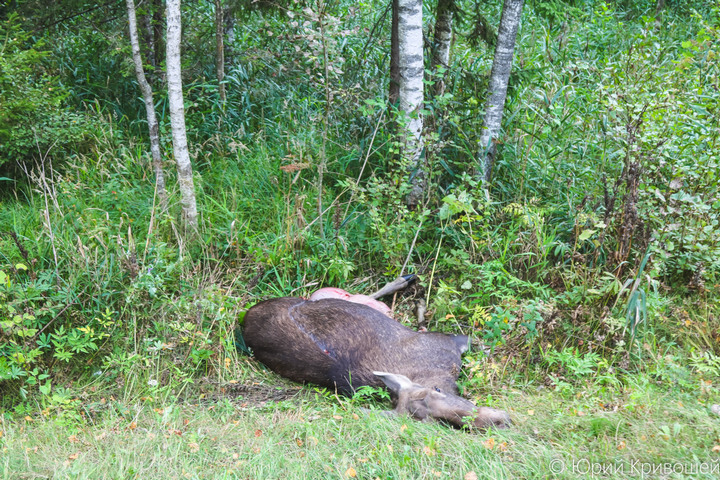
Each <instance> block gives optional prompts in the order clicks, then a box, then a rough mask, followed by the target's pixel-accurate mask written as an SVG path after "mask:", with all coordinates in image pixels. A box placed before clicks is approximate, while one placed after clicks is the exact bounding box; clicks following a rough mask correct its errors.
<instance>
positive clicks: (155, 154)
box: [126, 0, 167, 210]
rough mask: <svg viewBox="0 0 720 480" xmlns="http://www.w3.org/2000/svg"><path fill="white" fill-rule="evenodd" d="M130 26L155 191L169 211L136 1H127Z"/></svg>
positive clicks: (163, 208) (161, 205) (164, 207)
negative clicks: (142, 55) (141, 49)
mask: <svg viewBox="0 0 720 480" xmlns="http://www.w3.org/2000/svg"><path fill="white" fill-rule="evenodd" d="M126 3H127V11H128V26H129V31H130V45H131V46H132V57H133V63H134V64H135V76H136V77H137V82H138V85H139V86H140V91H141V92H142V96H143V100H144V102H145V114H146V115H147V122H148V129H149V130H150V152H151V154H152V165H153V170H154V172H155V189H156V191H157V196H158V198H159V199H160V208H161V209H162V210H165V209H167V192H166V190H165V175H164V173H163V169H162V155H161V153H160V135H159V127H158V120H157V115H156V114H155V104H154V102H153V93H152V88H151V87H150V84H149V83H148V81H147V79H146V78H145V69H144V68H143V62H142V57H141V55H140V41H139V38H138V29H137V15H136V14H135V2H134V0H127V1H126Z"/></svg>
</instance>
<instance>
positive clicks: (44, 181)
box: [35, 134, 60, 285]
mask: <svg viewBox="0 0 720 480" xmlns="http://www.w3.org/2000/svg"><path fill="white" fill-rule="evenodd" d="M55 143H57V141H56V142H53V144H52V145H50V148H48V150H47V152H45V155H43V154H42V151H41V150H40V143H39V142H38V140H37V134H36V136H35V144H36V145H37V149H38V153H39V154H40V166H41V167H42V170H41V171H40V175H41V180H42V189H43V200H45V212H44V213H45V224H46V226H47V229H48V232H49V233H50V245H51V246H52V250H53V257H54V259H55V280H56V282H57V284H58V285H60V266H59V264H58V256H57V249H56V248H55V233H54V232H53V229H52V224H51V223H50V205H49V203H48V199H47V197H48V190H49V187H48V184H47V179H46V178H45V160H46V159H47V156H48V154H49V153H50V150H51V149H52V148H53V147H54V146H55Z"/></svg>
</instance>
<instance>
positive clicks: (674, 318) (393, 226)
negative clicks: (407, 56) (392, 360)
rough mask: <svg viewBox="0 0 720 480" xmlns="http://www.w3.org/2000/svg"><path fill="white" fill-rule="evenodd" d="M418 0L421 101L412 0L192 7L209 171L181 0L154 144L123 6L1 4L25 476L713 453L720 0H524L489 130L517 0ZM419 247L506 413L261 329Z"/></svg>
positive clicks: (3, 335)
mask: <svg viewBox="0 0 720 480" xmlns="http://www.w3.org/2000/svg"><path fill="white" fill-rule="evenodd" d="M513 2H514V3H520V5H522V2H517V0H506V1H505V2H504V3H505V4H511V3H513ZM170 3H172V2H168V5H169V4H170ZM406 3H408V2H406ZM418 4H419V2H418ZM421 6H422V13H423V15H422V17H423V18H422V32H423V42H422V43H423V52H424V60H423V62H422V64H423V65H421V66H422V67H423V68H421V69H420V70H419V74H420V75H421V78H420V80H421V82H422V84H423V88H424V89H423V90H422V91H421V92H422V95H421V96H420V99H421V101H420V103H417V104H416V105H415V106H413V107H412V108H410V109H408V108H403V104H402V99H399V100H400V101H399V103H398V102H396V101H395V98H394V97H393V95H394V94H393V91H392V90H393V85H394V83H396V81H397V78H398V77H397V76H396V75H397V72H393V71H392V69H391V67H392V66H393V65H396V66H397V65H398V64H397V63H396V61H395V60H394V57H393V55H391V50H392V48H391V43H392V42H391V38H392V37H393V34H392V30H393V28H392V26H393V24H394V22H396V21H397V19H396V18H395V17H394V16H393V2H392V1H390V2H388V1H384V2H378V1H374V0H371V1H367V2H346V1H344V0H336V1H324V0H319V1H308V2H304V1H300V0H297V1H292V2H290V1H287V2H280V3H273V2H267V1H264V0H259V1H254V2H251V1H245V0H215V1H186V2H183V3H182V11H181V18H182V40H181V48H182V50H181V57H180V58H181V59H182V64H181V67H182V83H183V93H184V104H182V103H181V105H183V106H184V121H185V124H186V136H187V144H188V147H189V149H188V154H189V156H188V158H189V160H190V161H191V162H192V168H191V170H190V172H189V175H188V170H187V168H185V170H183V169H182V168H177V167H176V165H179V164H180V160H179V157H178V154H177V151H176V150H175V151H174V150H173V135H174V131H173V128H171V120H170V116H171V115H170V110H171V109H172V108H171V99H170V95H169V94H168V83H171V78H168V77H171V70H170V68H166V66H169V63H170V58H169V57H168V60H167V61H166V45H165V42H166V28H167V23H166V17H165V4H164V2H162V1H160V0H146V1H137V4H136V5H135V8H136V14H137V19H138V22H137V29H138V33H139V35H138V36H139V40H140V42H139V46H140V48H139V53H140V58H141V59H142V64H143V68H144V73H145V75H146V78H147V83H148V85H149V86H150V87H151V89H152V95H153V100H152V102H151V103H152V105H153V107H154V109H155V112H156V115H157V119H158V123H157V128H156V131H157V134H158V135H157V138H158V140H159V144H158V147H159V149H158V151H157V155H158V156H157V157H155V158H154V157H153V154H154V153H155V152H151V148H150V141H149V137H148V132H149V131H152V130H153V128H152V122H150V124H149V123H148V111H147V110H146V104H145V103H144V102H143V96H142V93H141V89H140V86H139V83H138V78H139V77H138V76H137V75H136V67H135V65H134V63H133V52H132V48H131V46H130V40H129V35H128V9H127V2H123V1H121V0H110V1H104V2H86V1H84V0H62V1H57V2H52V4H48V3H47V2H43V1H34V0H28V1H20V0H14V1H8V0H5V1H0V394H1V395H2V396H1V398H0V409H1V410H0V451H2V452H3V455H2V456H1V457H0V473H1V474H2V476H3V478H30V477H32V478H39V477H43V476H44V477H57V478H105V477H107V478H126V477H127V478H130V477H136V476H139V477H140V478H169V477H187V478H201V477H202V478H246V477H248V476H249V477H258V478H274V477H278V476H281V475H286V476H290V477H291V478H293V477H298V478H315V477H316V476H323V475H329V476H341V477H360V478H377V477H380V478H437V477H449V478H466V479H467V478H470V479H472V478H480V477H487V478H577V476H578V474H583V473H584V474H589V473H590V472H591V471H592V469H594V468H596V467H597V468H600V469H602V467H603V466H605V470H602V473H603V474H604V476H606V477H608V478H628V477H629V476H639V475H640V474H639V473H638V472H641V471H644V469H645V468H648V469H652V468H656V469H664V470H662V472H661V473H664V474H666V477H670V478H672V477H677V478H686V477H687V473H688V471H690V473H694V474H695V476H696V477H698V478H704V477H705V476H706V478H717V473H718V466H719V464H718V458H720V424H719V423H718V421H719V418H718V416H717V415H718V413H720V407H717V404H719V403H720V395H719V394H718V382H719V381H720V318H719V314H720V309H719V305H718V291H719V289H720V234H719V233H718V222H719V220H720V197H718V176H719V175H720V169H719V167H718V161H719V154H718V152H719V151H720V148H719V147H718V139H719V137H720V125H719V123H720V112H719V111H718V108H719V107H720V91H719V87H720V82H719V75H718V74H719V67H718V59H717V56H718V49H719V48H720V30H718V28H720V5H719V4H718V3H717V2H715V1H700V0H697V1H673V0H667V1H664V0H659V1H656V0H652V1H649V0H616V1H599V0H528V1H527V2H526V3H525V5H524V8H523V9H522V21H521V24H520V29H519V32H518V35H517V41H516V43H515V50H514V56H513V58H512V62H513V64H512V71H511V73H510V76H509V87H508V91H507V100H506V103H505V106H504V117H503V121H502V130H501V131H500V133H499V136H498V137H497V138H495V139H494V140H492V141H491V142H490V143H483V142H485V140H484V139H482V138H481V137H482V134H483V132H484V131H486V130H487V129H486V128H485V127H484V126H485V122H486V117H485V112H486V110H487V108H486V105H487V100H488V98H489V91H490V89H491V82H490V81H489V77H490V72H491V69H492V66H493V59H494V57H495V47H496V44H497V43H498V41H499V38H498V30H499V26H500V18H501V13H502V10H503V2H501V1H499V0H487V1H481V0H474V1H470V0H467V1H466V0H455V1H444V0H440V1H438V2H435V1H429V2H425V3H423V4H421ZM395 10H397V9H395ZM400 11H403V10H402V9H401V10H400ZM441 13H442V15H441ZM443 15H445V17H443ZM448 15H449V17H450V19H451V26H450V36H449V37H447V38H450V39H451V40H452V41H451V42H449V43H448V44H447V45H448V49H449V52H450V53H449V57H448V60H447V61H446V62H440V63H438V62H437V61H436V60H435V57H436V55H437V52H438V45H439V43H440V39H441V38H443V37H442V35H439V31H440V30H441V29H440V27H439V25H440V24H441V23H443V22H441V18H447V16H448ZM168 32H169V30H168ZM168 38H169V37H168ZM218 40H221V42H219V41H218ZM400 45H402V42H400ZM401 58H402V57H401ZM416 60H417V58H416ZM445 63H447V64H446V65H445ZM399 66H400V67H402V65H399ZM140 83H142V82H140ZM418 119H421V120H422V125H421V127H420V128H419V129H418V128H417V121H418ZM149 126H150V127H151V128H150V129H149V128H148V127H149ZM413 128H415V130H413ZM413 132H416V133H417V132H419V133H418V137H417V138H419V139H420V140H419V141H415V140H414V138H415V137H413V135H414V133H413ZM418 142H419V143H418ZM488 146H493V147H495V148H496V149H497V153H496V154H495V155H494V157H493V158H494V160H493V163H492V168H491V171H490V172H489V173H490V174H489V175H488V176H485V175H484V173H485V170H484V164H483V161H484V158H485V150H486V149H487V148H486V147H488ZM158 172H162V174H163V180H164V187H162V186H160V184H159V183H157V182H156V180H157V177H158ZM478 172H480V173H478ZM183 175H184V176H183ZM188 178H189V179H191V180H192V184H193V189H194V198H195V202H196V209H197V216H196V217H195V221H193V218H192V215H190V214H189V213H188V212H189V210H188V204H187V203H186V197H185V192H184V191H181V185H187V179H188ZM418 179H419V180H418ZM183 182H186V183H184V184H183ZM418 185H419V187H420V190H419V191H420V192H421V193H420V194H418V195H416V194H415V193H416V192H417V191H418V190H417V187H418ZM165 192H166V196H165ZM406 273H414V274H417V275H418V281H417V282H416V284H415V285H414V286H413V287H412V288H410V289H408V290H407V291H405V292H402V293H400V294H398V295H397V296H396V297H395V298H392V299H386V300H389V302H388V303H391V304H392V306H393V309H394V312H395V316H396V317H397V318H398V319H399V320H401V321H403V322H405V323H406V324H408V325H411V326H413V327H428V328H430V329H433V330H441V331H448V332H456V333H457V332H462V333H465V334H469V335H471V336H472V337H473V341H474V345H475V349H474V351H473V352H472V353H470V354H468V355H466V357H465V366H464V370H463V374H462V376H461V389H462V390H463V392H464V395H465V396H466V397H468V398H470V399H472V400H473V401H475V402H476V403H478V404H482V405H490V406H495V407H498V408H503V409H505V410H507V411H509V412H510V413H511V415H512V416H513V419H514V421H515V425H514V426H513V428H511V429H510V430H508V431H503V432H492V431H491V432H465V431H455V430H451V429H448V428H447V427H444V426H441V425H432V424H420V423H415V422H412V421H410V420H409V419H402V418H399V419H392V418H387V417H384V416H382V415H376V414H375V413H374V412H375V409H381V408H386V407H387V405H386V403H384V402H386V400H383V397H382V394H381V392H378V391H369V392H368V391H365V392H358V394H356V395H355V396H353V397H351V398H344V397H338V396H337V395H335V393H334V392H331V391H327V390H323V389H316V388H313V387H312V386H307V387H303V388H300V387H298V386H295V385H292V384H290V383H288V382H286V381H284V380H282V379H280V378H279V377H277V376H274V375H272V374H270V373H269V372H267V371H265V370H264V369H263V368H262V366H261V365H259V364H258V363H256V362H255V361H254V360H252V358H251V357H249V356H247V355H245V354H244V353H243V349H242V342H241V339H240V338H239V337H238V336H237V335H236V331H237V329H238V327H239V326H240V325H241V323H242V315H243V312H244V311H245V310H246V309H247V308H248V307H249V306H251V305H252V304H254V303H256V302H258V301H260V300H262V299H266V298H270V297H275V296H284V295H297V296H302V295H306V294H309V293H310V292H312V291H313V290H315V289H317V288H320V287H322V286H337V287H342V288H345V289H346V290H349V291H352V292H356V293H370V292H371V291H374V290H376V289H377V288H379V287H380V286H382V285H383V284H385V283H387V282H388V281H391V280H393V279H394V278H396V277H397V276H398V275H401V274H406ZM419 300H423V301H425V302H426V305H427V311H426V314H425V315H424V317H423V318H422V319H421V320H420V321H419V322H418V321H416V319H415V317H414V311H415V308H416V303H417V302H418V301H419ZM367 406H372V407H373V409H371V410H370V411H369V412H368V411H366V410H363V409H362V408H361V407H367ZM558 462H560V463H558ZM633 462H635V463H633ZM667 465H670V467H667ZM677 465H680V466H681V467H677ZM633 466H634V467H635V470H634V471H633V470H631V469H632V468H633ZM560 467H562V468H560ZM668 468H669V470H668ZM693 469H694V470H693ZM655 471H656V472H658V471H659V470H655ZM307 472H315V474H309V473H307ZM628 472H630V473H628ZM632 473H637V475H632Z"/></svg>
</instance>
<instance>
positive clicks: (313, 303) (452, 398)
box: [243, 289, 510, 428]
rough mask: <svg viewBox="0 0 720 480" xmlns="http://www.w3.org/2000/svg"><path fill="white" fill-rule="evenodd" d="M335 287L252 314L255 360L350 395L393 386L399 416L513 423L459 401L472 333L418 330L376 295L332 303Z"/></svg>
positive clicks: (261, 306) (249, 337)
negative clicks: (395, 317)
mask: <svg viewBox="0 0 720 480" xmlns="http://www.w3.org/2000/svg"><path fill="white" fill-rule="evenodd" d="M329 290H335V289H322V290H320V291H318V292H316V294H315V295H313V297H314V298H313V297H311V299H309V300H305V299H302V298H295V297H283V298H274V299H271V300H266V301H264V302H261V303H258V304H257V305H255V306H254V307H252V308H251V309H250V310H248V312H247V313H246V314H245V326H244V332H243V337H244V338H245V343H246V344H247V346H248V347H250V348H251V349H252V351H253V354H254V355H255V357H256V358H257V359H258V360H259V361H261V362H262V363H264V364H265V365H266V366H267V367H269V368H270V369H271V370H273V371H274V372H276V373H278V374H280V375H282V376H284V377H286V378H289V379H290V380H293V381H296V382H303V383H304V382H308V383H314V384H317V385H321V386H324V387H328V388H332V389H337V390H338V391H340V392H342V393H345V394H351V393H352V392H353V391H355V390H356V389H357V388H359V387H361V386H364V385H368V386H373V387H382V386H387V388H388V389H389V390H390V392H391V394H392V395H391V396H392V398H393V402H394V404H395V412H397V413H399V414H404V413H408V414H410V415H412V416H413V417H415V418H416V419H418V420H429V419H436V420H439V421H442V422H447V423H449V424H451V425H454V426H457V427H460V426H463V425H468V424H469V425H473V426H476V427H480V428H486V427H488V426H493V427H496V428H498V427H500V428H502V427H505V426H507V425H509V423H510V420H509V416H508V415H507V413H505V412H503V411H500V410H495V409H493V408H488V407H477V406H475V405H474V404H473V403H471V402H470V401H468V400H465V399H464V398H462V397H460V396H458V388H457V384H456V381H457V378H458V375H459V373H460V366H461V359H460V356H461V355H462V354H463V353H464V352H465V351H466V350H467V348H468V337H467V336H465V335H445V334H442V333H437V332H427V333H420V332H416V331H414V330H411V329H409V328H407V327H405V326H403V325H401V324H400V323H398V322H397V321H395V320H393V319H392V318H390V317H389V316H387V315H385V314H383V313H381V312H380V311H379V310H378V309H376V308H380V309H382V307H378V306H377V305H376V306H375V307H376V308H372V306H368V305H367V304H363V303H369V304H370V305H373V304H372V303H371V302H366V301H364V299H363V298H357V297H364V298H365V299H369V297H365V296H364V295H363V296H354V297H356V298H354V299H340V298H327V297H329V296H333V294H332V292H331V293H330V294H328V291H329ZM323 291H324V293H322V294H320V293H321V292H323ZM337 291H340V292H343V293H346V292H344V291H342V290H337ZM348 296H349V294H348ZM315 298H318V299H317V300H315ZM355 302H359V303H355ZM376 303H380V302H376ZM382 305H383V306H384V304H382ZM385 308H387V306H385Z"/></svg>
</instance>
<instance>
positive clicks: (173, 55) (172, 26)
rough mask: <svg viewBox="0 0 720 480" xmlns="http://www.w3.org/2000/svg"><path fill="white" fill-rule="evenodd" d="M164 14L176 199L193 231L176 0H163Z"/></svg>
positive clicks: (195, 216) (195, 224)
mask: <svg viewBox="0 0 720 480" xmlns="http://www.w3.org/2000/svg"><path fill="white" fill-rule="evenodd" d="M165 16H166V21H167V39H166V53H165V57H166V59H165V62H166V64H167V84H168V100H169V101H170V125H171V126H172V139H173V151H174V153H175V162H176V164H177V172H178V184H179V186H180V203H181V204H182V209H183V217H184V219H185V225H186V227H187V228H188V229H189V230H192V231H195V230H197V227H198V212H197V203H196V202H195V184H194V182H193V170H192V164H191V163H190V153H189V152H188V144H187V132H186V130H185V106H184V104H183V91H182V74H181V71H180V37H181V23H180V22H181V19H180V0H167V10H166V12H165Z"/></svg>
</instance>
